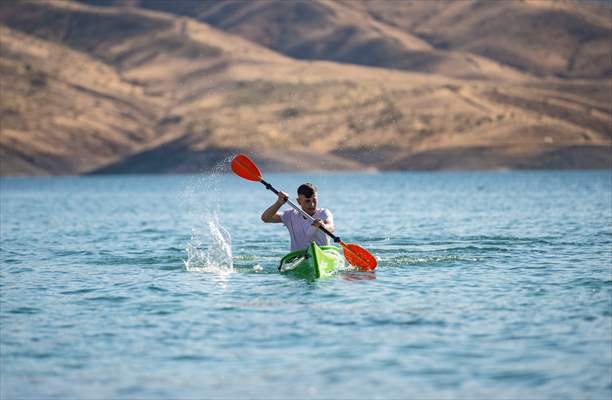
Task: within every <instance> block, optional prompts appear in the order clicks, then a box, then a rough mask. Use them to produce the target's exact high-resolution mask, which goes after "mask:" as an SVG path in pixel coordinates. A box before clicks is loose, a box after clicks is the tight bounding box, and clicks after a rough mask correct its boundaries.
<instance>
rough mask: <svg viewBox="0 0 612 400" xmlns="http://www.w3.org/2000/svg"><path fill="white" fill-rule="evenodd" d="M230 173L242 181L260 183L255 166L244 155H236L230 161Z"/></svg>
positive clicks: (259, 173)
mask: <svg viewBox="0 0 612 400" xmlns="http://www.w3.org/2000/svg"><path fill="white" fill-rule="evenodd" d="M232 171H234V173H235V174H236V175H238V176H240V177H242V178H244V179H248V180H250V181H256V182H259V181H261V172H260V171H259V168H257V165H255V163H254V162H253V161H251V159H250V158H249V157H247V156H245V155H244V154H238V155H237V156H236V157H234V159H233V160H232Z"/></svg>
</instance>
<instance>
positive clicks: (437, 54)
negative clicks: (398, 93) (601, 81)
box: [81, 0, 612, 79]
mask: <svg viewBox="0 0 612 400" xmlns="http://www.w3.org/2000/svg"><path fill="white" fill-rule="evenodd" d="M81 1H84V2H88V3H92V4H99V5H102V4H106V5H108V4H131V5H133V6H134V5H135V6H139V7H142V8H148V9H155V10H160V11H164V12H168V13H172V14H175V15H185V16H189V17H191V18H195V19H197V20H199V21H202V22H205V23H207V24H210V25H212V26H215V27H217V28H219V29H222V30H225V31H227V32H231V33H235V34H238V35H240V36H242V37H244V38H246V39H249V40H251V41H254V42H256V43H259V44H261V45H263V46H266V47H269V48H271V49H273V50H276V51H278V52H281V53H283V54H286V55H288V56H290V57H294V58H298V59H309V60H312V59H319V60H331V61H339V62H344V63H350V64H361V65H369V66H379V67H386V68H397V69H405V70H410V71H418V72H428V73H438V74H443V75H447V76H454V77H460V78H465V77H468V78H475V77H478V78H483V77H490V78H491V77H493V78H496V79H497V78H504V77H508V76H509V75H510V76H511V74H512V73H513V72H514V74H516V73H519V72H522V73H527V74H534V75H536V76H558V77H565V78H612V60H611V59H610V46H611V44H610V41H611V40H612V38H611V33H610V30H611V29H612V7H610V6H609V5H605V4H598V3H588V2H584V1H565V0H526V1H522V0H506V1H482V0H462V1H454V0H436V1H377V0H370V1H368V0H361V1H360V0H314V1H284V0H259V1H240V0H202V1H166V0H129V1H128V0H81ZM513 70H514V71H513Z"/></svg>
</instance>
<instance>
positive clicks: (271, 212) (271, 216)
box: [261, 192, 288, 223]
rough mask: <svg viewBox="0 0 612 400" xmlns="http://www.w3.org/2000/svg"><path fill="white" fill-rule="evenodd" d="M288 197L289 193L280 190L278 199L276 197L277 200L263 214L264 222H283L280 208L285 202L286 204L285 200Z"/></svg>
mask: <svg viewBox="0 0 612 400" xmlns="http://www.w3.org/2000/svg"><path fill="white" fill-rule="evenodd" d="M287 198H288V197H287V193H285V192H278V199H276V202H274V204H272V205H271V206H270V207H268V208H267V209H266V211H264V212H263V213H262V214H261V220H262V221H263V222H273V223H279V222H283V220H282V219H281V216H280V214H279V213H278V210H280V208H281V207H282V206H283V204H285V202H286V201H287Z"/></svg>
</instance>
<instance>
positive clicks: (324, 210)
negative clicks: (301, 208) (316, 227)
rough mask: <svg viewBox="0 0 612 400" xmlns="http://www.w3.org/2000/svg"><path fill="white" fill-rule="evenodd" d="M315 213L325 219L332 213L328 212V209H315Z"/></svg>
mask: <svg viewBox="0 0 612 400" xmlns="http://www.w3.org/2000/svg"><path fill="white" fill-rule="evenodd" d="M317 213H318V214H319V215H320V216H325V217H329V216H331V215H332V212H331V211H330V209H329V208H317Z"/></svg>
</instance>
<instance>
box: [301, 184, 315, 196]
mask: <svg viewBox="0 0 612 400" xmlns="http://www.w3.org/2000/svg"><path fill="white" fill-rule="evenodd" d="M316 192H317V187H316V186H315V185H313V184H312V183H304V184H302V185H300V187H299V188H298V190H297V193H298V196H299V195H301V194H303V195H304V196H306V197H312V196H314V194H315V193H316Z"/></svg>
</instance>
